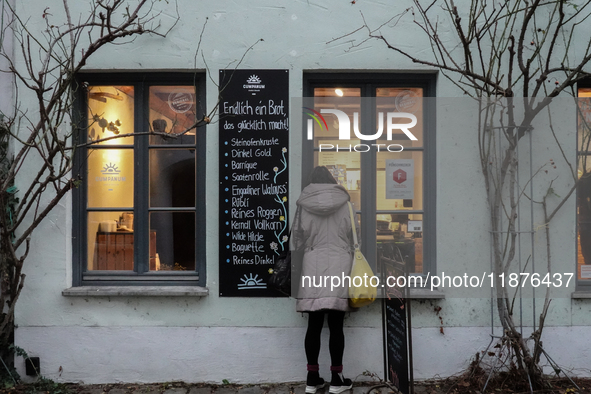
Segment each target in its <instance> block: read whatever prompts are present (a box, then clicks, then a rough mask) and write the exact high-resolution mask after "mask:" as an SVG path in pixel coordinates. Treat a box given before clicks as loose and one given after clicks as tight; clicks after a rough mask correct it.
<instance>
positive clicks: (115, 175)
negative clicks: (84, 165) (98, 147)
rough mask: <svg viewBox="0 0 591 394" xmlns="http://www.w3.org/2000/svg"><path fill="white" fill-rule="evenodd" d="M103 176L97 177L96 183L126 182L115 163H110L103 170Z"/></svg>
mask: <svg viewBox="0 0 591 394" xmlns="http://www.w3.org/2000/svg"><path fill="white" fill-rule="evenodd" d="M101 174H102V176H97V177H95V181H96V182H125V177H124V176H121V171H120V170H119V167H117V165H116V164H114V163H108V164H105V165H104V166H103V169H102V170H101Z"/></svg>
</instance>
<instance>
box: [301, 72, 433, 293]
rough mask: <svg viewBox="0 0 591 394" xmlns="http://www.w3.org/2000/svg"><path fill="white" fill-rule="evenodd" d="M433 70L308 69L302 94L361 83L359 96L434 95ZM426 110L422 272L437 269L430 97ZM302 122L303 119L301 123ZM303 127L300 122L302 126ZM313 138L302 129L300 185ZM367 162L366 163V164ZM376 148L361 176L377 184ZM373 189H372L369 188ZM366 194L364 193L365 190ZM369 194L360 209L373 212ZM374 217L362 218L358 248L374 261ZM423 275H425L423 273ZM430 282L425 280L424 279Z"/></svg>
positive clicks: (310, 160)
mask: <svg viewBox="0 0 591 394" xmlns="http://www.w3.org/2000/svg"><path fill="white" fill-rule="evenodd" d="M436 83H437V73H436V72H425V73H382V72H380V73H371V72H358V73H357V72H355V73H352V72H347V73H341V72H309V73H304V78H303V93H304V94H303V96H304V97H313V96H314V88H317V87H360V88H361V97H375V90H376V87H384V86H391V87H400V88H405V87H407V88H412V87H419V88H423V97H436V94H435V93H436ZM425 105H426V106H427V107H426V110H425V111H424V113H425V118H424V119H423V121H424V133H423V138H424V142H423V144H424V145H423V149H422V151H423V157H424V164H423V165H424V169H423V176H424V178H423V193H424V195H423V201H424V202H423V212H424V217H423V239H424V243H423V265H424V269H423V272H429V273H431V274H435V273H436V272H437V263H436V262H437V259H436V255H437V239H436V238H437V232H436V230H437V229H436V206H437V196H436V191H437V182H436V181H437V179H436V169H437V158H436V151H437V149H436V134H437V133H436V127H435V126H436V112H435V105H434V103H433V102H432V101H430V100H427V101H426V102H425ZM303 124H305V123H304V122H303V123H302V125H303ZM302 127H303V126H302ZM314 151H315V150H314V141H311V140H308V139H307V138H306V133H305V132H304V131H302V186H303V185H304V184H305V181H306V178H307V176H308V174H309V173H310V171H311V170H312V169H313V166H314ZM366 163H367V164H366ZM375 165H376V152H375V151H374V150H371V151H370V152H367V153H364V154H363V155H362V156H361V167H362V168H361V179H362V180H363V182H364V183H365V184H372V185H375V184H376V171H375ZM372 190H373V189H372ZM366 196H367V193H366ZM369 197H371V198H367V197H365V198H364V197H363V195H362V198H361V207H360V210H359V211H360V212H362V213H363V212H371V215H373V216H375V214H376V211H377V209H376V199H375V191H374V193H372V194H371V195H370V196H369ZM364 215H365V214H364ZM376 242H377V238H376V221H375V220H373V221H372V220H362V221H361V249H362V251H363V253H364V255H365V256H366V258H367V259H368V261H377V249H376V248H370V246H371V245H376ZM424 276H427V275H426V274H424ZM425 285H426V286H429V284H428V283H425Z"/></svg>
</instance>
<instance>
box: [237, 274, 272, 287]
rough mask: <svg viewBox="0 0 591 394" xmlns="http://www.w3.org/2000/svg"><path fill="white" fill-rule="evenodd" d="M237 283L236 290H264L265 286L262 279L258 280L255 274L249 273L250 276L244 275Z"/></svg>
mask: <svg viewBox="0 0 591 394" xmlns="http://www.w3.org/2000/svg"><path fill="white" fill-rule="evenodd" d="M240 282H241V283H238V290H252V289H266V288H267V284H266V283H264V282H263V279H262V278H259V276H258V275H257V274H254V276H253V274H252V273H251V274H250V276H248V275H246V274H244V278H240Z"/></svg>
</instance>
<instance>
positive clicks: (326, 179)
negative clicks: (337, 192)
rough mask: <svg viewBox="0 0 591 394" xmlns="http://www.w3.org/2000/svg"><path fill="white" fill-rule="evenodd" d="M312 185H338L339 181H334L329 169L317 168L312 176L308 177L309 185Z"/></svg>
mask: <svg viewBox="0 0 591 394" xmlns="http://www.w3.org/2000/svg"><path fill="white" fill-rule="evenodd" d="M310 183H334V184H337V183H338V182H337V180H336V179H334V177H333V176H332V174H331V173H330V171H329V170H328V168H326V167H325V166H317V167H315V168H314V169H313V170H312V172H311V173H310V176H309V177H308V184H310Z"/></svg>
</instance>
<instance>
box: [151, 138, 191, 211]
mask: <svg viewBox="0 0 591 394" xmlns="http://www.w3.org/2000/svg"><path fill="white" fill-rule="evenodd" d="M194 206H195V150H194V149H152V150H151V151H150V207H194Z"/></svg>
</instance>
